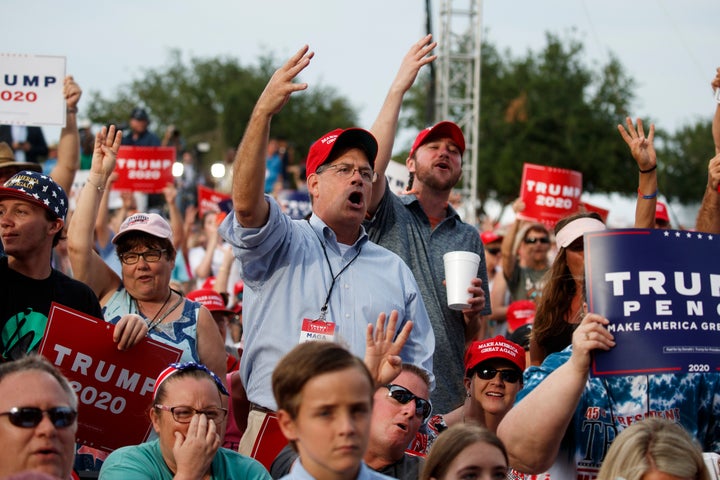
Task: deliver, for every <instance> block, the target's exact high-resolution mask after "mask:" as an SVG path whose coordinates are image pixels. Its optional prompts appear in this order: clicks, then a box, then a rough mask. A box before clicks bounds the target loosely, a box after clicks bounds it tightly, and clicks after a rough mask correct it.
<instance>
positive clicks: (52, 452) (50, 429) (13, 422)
mask: <svg viewBox="0 0 720 480" xmlns="http://www.w3.org/2000/svg"><path fill="white" fill-rule="evenodd" d="M18 386H22V388H18ZM77 427H78V425H77V397H76V396H75V392H74V391H73V389H72V387H71V386H70V384H69V383H68V381H67V379H66V378H65V377H64V376H63V375H62V374H61V373H60V372H59V371H58V370H56V369H55V367H54V366H53V365H52V364H51V363H50V362H48V361H47V360H45V358H43V357H40V356H35V355H33V356H29V357H25V358H23V359H20V360H15V361H13V362H7V363H3V364H0V445H1V446H2V448H0V478H5V477H7V476H9V475H12V474H17V473H20V472H37V473H43V474H46V475H52V476H53V477H54V478H60V479H69V478H71V477H70V475H71V473H72V467H73V459H74V456H75V432H77Z"/></svg>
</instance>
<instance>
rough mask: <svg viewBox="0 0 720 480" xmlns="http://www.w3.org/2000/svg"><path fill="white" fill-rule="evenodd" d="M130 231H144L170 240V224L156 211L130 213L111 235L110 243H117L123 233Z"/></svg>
mask: <svg viewBox="0 0 720 480" xmlns="http://www.w3.org/2000/svg"><path fill="white" fill-rule="evenodd" d="M130 232H144V233H147V234H148V235H152V236H153V237H158V238H168V239H170V240H172V229H171V228H170V224H169V223H168V222H167V220H165V219H164V218H163V217H161V216H160V215H158V214H157V213H136V214H134V215H130V216H129V217H128V218H126V219H125V221H124V222H123V223H122V225H120V231H119V232H118V233H117V234H116V235H115V236H114V237H113V239H112V243H117V242H118V240H119V239H120V238H121V237H122V236H123V235H125V234H126V233H130Z"/></svg>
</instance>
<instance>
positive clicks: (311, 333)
mask: <svg viewBox="0 0 720 480" xmlns="http://www.w3.org/2000/svg"><path fill="white" fill-rule="evenodd" d="M318 340H320V341H326V342H332V341H334V340H335V324H334V323H333V322H326V321H324V320H310V319H309V318H303V321H302V330H301V331H300V343H305V342H312V341H318Z"/></svg>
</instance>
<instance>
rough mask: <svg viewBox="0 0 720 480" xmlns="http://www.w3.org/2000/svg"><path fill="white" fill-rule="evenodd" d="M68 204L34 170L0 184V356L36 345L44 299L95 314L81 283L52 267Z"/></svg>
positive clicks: (50, 182) (11, 356)
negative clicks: (2, 249)
mask: <svg viewBox="0 0 720 480" xmlns="http://www.w3.org/2000/svg"><path fill="white" fill-rule="evenodd" d="M67 210H68V200H67V196H66V195H65V191H64V190H63V188H62V187H61V186H60V185H58V184H57V183H56V182H55V181H54V180H53V179H52V178H50V177H49V176H47V175H43V174H42V173H40V172H35V171H29V170H24V171H21V172H19V173H17V174H15V175H14V176H12V177H11V178H10V179H9V180H8V181H7V182H5V184H4V186H2V187H0V238H1V239H2V243H3V244H4V246H5V253H6V255H7V256H6V257H5V258H2V259H0V285H2V288H0V333H1V335H0V338H1V340H0V362H2V361H8V360H16V359H18V358H22V357H24V356H26V355H27V354H28V353H31V352H35V351H37V349H38V347H39V345H40V341H41V340H42V337H43V335H44V334H45V327H46V325H47V316H48V314H49V313H50V304H51V303H52V302H57V303H59V304H61V305H64V306H66V307H70V308H74V309H76V310H79V311H81V312H84V313H86V314H88V315H91V316H93V317H95V318H102V312H101V310H100V304H99V303H98V299H97V297H96V296H95V294H94V293H93V291H92V290H91V289H90V288H89V287H88V286H87V285H85V284H84V283H81V282H79V281H77V280H75V279H72V278H70V277H68V276H66V275H64V274H63V273H61V272H59V271H58V270H55V269H54V268H52V265H51V262H50V260H51V256H52V249H53V247H54V246H55V245H57V243H58V242H59V241H60V238H61V237H62V235H63V233H62V232H63V226H64V225H65V216H66V214H67Z"/></svg>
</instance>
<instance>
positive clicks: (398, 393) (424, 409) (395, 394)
mask: <svg viewBox="0 0 720 480" xmlns="http://www.w3.org/2000/svg"><path fill="white" fill-rule="evenodd" d="M385 388H387V389H388V390H389V392H388V396H389V397H392V398H393V399H395V400H396V401H398V402H399V403H401V404H403V405H406V404H407V403H409V402H411V401H412V400H415V415H418V416H421V417H422V419H423V421H425V420H427V419H428V417H430V412H431V411H432V405H430V402H429V401H428V400H425V399H424V398H420V397H418V396H417V395H415V394H414V393H412V392H411V391H410V390H408V389H407V388H405V387H401V386H400V385H393V384H392V383H390V384H388V385H385Z"/></svg>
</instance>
